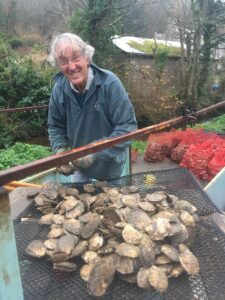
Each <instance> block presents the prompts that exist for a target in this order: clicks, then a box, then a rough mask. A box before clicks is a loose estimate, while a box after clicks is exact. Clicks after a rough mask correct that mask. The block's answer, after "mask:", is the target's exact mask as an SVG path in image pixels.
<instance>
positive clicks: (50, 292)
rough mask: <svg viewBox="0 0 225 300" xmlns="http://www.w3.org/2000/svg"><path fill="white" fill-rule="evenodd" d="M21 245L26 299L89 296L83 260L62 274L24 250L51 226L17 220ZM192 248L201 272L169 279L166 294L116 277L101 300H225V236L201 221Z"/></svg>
mask: <svg viewBox="0 0 225 300" xmlns="http://www.w3.org/2000/svg"><path fill="white" fill-rule="evenodd" d="M14 228H15V235H16V241H17V248H18V256H19V264H20V272H21V277H22V285H23V292H24V298H25V300H43V299H48V300H64V299H65V300H72V299H79V300H86V299H93V297H91V296H89V295H88V293H87V289H86V284H85V282H84V281H83V280H82V279H81V278H80V275H79V268H80V266H81V260H80V259H78V260H76V263H77V265H78V269H77V270H76V271H75V272H74V273H68V274H63V275H62V274H60V273H57V272H55V271H53V269H52V264H51V263H50V262H47V261H46V260H45V259H38V258H37V259H35V258H31V257H29V256H28V255H27V254H26V253H25V249H26V246H27V245H28V243H29V242H30V241H32V240H34V239H37V238H43V239H44V238H45V237H46V235H47V231H48V226H44V225H37V223H35V222H25V223H21V222H18V221H15V222H14ZM192 251H193V252H194V254H195V255H196V256H197V257H198V259H199V263H200V269H201V271H200V274H199V275H197V276H192V277H188V276H187V275H186V274H183V275H182V276H180V277H178V278H176V279H170V280H169V288H168V290H167V292H166V293H165V294H160V293H158V292H155V293H152V292H148V291H145V290H142V289H140V288H138V287H137V285H132V284H129V283H126V282H123V281H122V280H121V279H119V278H117V277H116V278H115V279H114V281H113V283H112V285H111V286H110V287H109V289H108V291H107V292H106V294H105V296H104V297H103V298H102V299H105V300H106V299H107V300H108V299H110V300H114V299H115V300H120V299H123V300H126V299H127V300H128V299H129V300H136V299H142V300H145V299H152V300H157V299H168V300H173V299H175V300H177V299H182V300H185V299H187V300H192V299H197V300H198V299H199V300H208V299H209V300H215V299H217V300H222V299H225V284H224V282H225V235H224V233H223V232H222V231H221V230H220V229H219V228H218V227H216V225H214V224H213V223H210V222H209V221H200V223H199V224H198V226H197V236H196V241H195V244H194V245H193V247H192Z"/></svg>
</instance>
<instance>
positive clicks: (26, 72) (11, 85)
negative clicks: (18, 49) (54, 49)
mask: <svg viewBox="0 0 225 300" xmlns="http://www.w3.org/2000/svg"><path fill="white" fill-rule="evenodd" d="M51 73H52V70H51V69H50V68H47V67H45V68H43V67H42V68H40V67H37V66H36V65H34V64H33V62H32V59H31V58H29V57H25V58H20V59H19V58H12V57H10V58H6V59H5V61H4V70H3V72H1V74H0V95H1V97H2V98H3V99H4V100H5V106H6V107H18V106H25V105H31V104H33V105H34V104H35V103H38V102H39V101H40V100H43V99H45V98H49V96H50V93H51V85H50V82H49V78H50V77H51V75H52V74H51ZM46 77H47V78H46Z"/></svg>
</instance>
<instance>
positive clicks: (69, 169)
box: [56, 148, 75, 176]
mask: <svg viewBox="0 0 225 300" xmlns="http://www.w3.org/2000/svg"><path fill="white" fill-rule="evenodd" d="M66 151H67V149H65V148H60V149H58V150H57V151H56V154H59V153H62V152H66ZM56 171H57V172H59V173H60V174H62V175H65V176H69V175H71V174H73V173H74V171H75V169H74V167H73V165H72V164H71V163H68V164H65V165H61V166H58V167H56Z"/></svg>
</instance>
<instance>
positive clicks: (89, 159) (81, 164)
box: [72, 154, 95, 170]
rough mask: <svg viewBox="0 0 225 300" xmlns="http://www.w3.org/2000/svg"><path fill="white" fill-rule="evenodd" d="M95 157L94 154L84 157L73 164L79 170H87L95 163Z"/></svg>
mask: <svg viewBox="0 0 225 300" xmlns="http://www.w3.org/2000/svg"><path fill="white" fill-rule="evenodd" d="M94 160H95V157H94V155H93V154H89V155H86V156H84V157H80V158H78V159H76V160H73V161H72V164H73V166H74V167H75V168H77V169H81V170H82V169H87V168H89V167H91V166H92V164H93V163H94Z"/></svg>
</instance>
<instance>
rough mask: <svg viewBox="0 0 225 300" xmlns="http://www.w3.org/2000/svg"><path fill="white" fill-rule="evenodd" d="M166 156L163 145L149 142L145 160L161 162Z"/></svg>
mask: <svg viewBox="0 0 225 300" xmlns="http://www.w3.org/2000/svg"><path fill="white" fill-rule="evenodd" d="M164 158H165V155H164V154H163V149H162V146H161V145H160V144H159V143H156V142H150V143H148V146H147V149H146V151H145V155H144V160H147V161H150V162H161V161H163V160H164Z"/></svg>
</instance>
